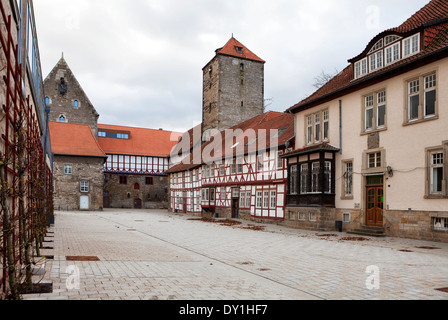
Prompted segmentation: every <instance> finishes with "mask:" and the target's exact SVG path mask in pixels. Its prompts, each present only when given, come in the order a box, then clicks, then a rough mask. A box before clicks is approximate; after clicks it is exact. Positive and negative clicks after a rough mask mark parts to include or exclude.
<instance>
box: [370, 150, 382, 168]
mask: <svg viewBox="0 0 448 320" xmlns="http://www.w3.org/2000/svg"><path fill="white" fill-rule="evenodd" d="M381 165H382V163H381V152H375V153H369V154H368V166H367V167H368V168H369V169H371V168H381Z"/></svg>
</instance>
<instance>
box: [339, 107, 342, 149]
mask: <svg viewBox="0 0 448 320" xmlns="http://www.w3.org/2000/svg"><path fill="white" fill-rule="evenodd" d="M339 153H340V154H342V100H339Z"/></svg>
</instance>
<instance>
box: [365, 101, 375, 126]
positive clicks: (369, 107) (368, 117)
mask: <svg viewBox="0 0 448 320" xmlns="http://www.w3.org/2000/svg"><path fill="white" fill-rule="evenodd" d="M373 105H374V96H373V94H371V95H369V96H367V97H365V99H364V107H365V120H364V130H365V131H370V130H373V119H374V108H373Z"/></svg>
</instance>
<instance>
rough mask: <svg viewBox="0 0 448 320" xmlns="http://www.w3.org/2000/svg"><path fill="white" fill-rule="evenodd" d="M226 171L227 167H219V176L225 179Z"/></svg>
mask: <svg viewBox="0 0 448 320" xmlns="http://www.w3.org/2000/svg"><path fill="white" fill-rule="evenodd" d="M225 170H226V169H225V167H224V165H220V166H219V175H220V176H221V177H224V174H225V172H226V171H225Z"/></svg>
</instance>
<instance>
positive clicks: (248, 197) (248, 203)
mask: <svg viewBox="0 0 448 320" xmlns="http://www.w3.org/2000/svg"><path fill="white" fill-rule="evenodd" d="M251 197H252V195H251V193H250V192H246V208H250V204H251Z"/></svg>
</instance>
